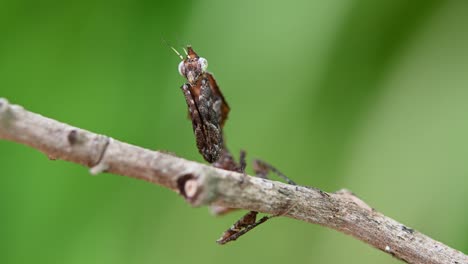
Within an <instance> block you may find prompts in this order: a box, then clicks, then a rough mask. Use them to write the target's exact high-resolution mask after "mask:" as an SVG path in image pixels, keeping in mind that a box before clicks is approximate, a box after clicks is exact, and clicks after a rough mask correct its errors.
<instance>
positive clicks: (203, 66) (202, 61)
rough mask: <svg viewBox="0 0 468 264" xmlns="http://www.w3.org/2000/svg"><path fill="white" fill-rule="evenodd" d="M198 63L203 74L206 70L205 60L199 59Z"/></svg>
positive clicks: (206, 62)
mask: <svg viewBox="0 0 468 264" xmlns="http://www.w3.org/2000/svg"><path fill="white" fill-rule="evenodd" d="M198 63H200V66H201V69H202V72H205V71H206V69H207V68H208V61H207V60H206V59H205V58H202V57H200V58H199V59H198Z"/></svg>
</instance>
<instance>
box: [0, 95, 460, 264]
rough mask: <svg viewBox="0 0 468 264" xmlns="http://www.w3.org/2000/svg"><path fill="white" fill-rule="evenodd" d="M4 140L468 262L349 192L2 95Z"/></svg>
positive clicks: (417, 258)
mask: <svg viewBox="0 0 468 264" xmlns="http://www.w3.org/2000/svg"><path fill="white" fill-rule="evenodd" d="M0 139H5V140H10V141H14V142H18V143H21V144H25V145H28V146H30V147H32V148H35V149H37V150H39V151H41V152H43V153H45V154H46V155H47V156H48V157H49V158H51V159H62V160H67V161H71V162H74V163H79V164H82V165H84V166H87V167H89V168H90V172H91V173H92V174H97V173H100V172H109V173H114V174H119V175H123V176H129V177H134V178H138V179H142V180H146V181H149V182H152V183H155V184H158V185H162V186H164V187H167V188H169V189H171V190H173V191H175V192H177V193H179V194H181V195H182V196H183V197H184V198H185V199H186V201H187V202H189V203H190V204H192V205H194V206H202V205H215V206H223V207H230V208H241V209H245V210H251V211H258V212H262V213H267V214H273V215H283V216H286V217H290V218H294V219H298V220H302V221H306V222H310V223H314V224H319V225H322V226H326V227H329V228H333V229H335V230H338V231H340V232H343V233H346V234H349V235H351V236H353V237H355V238H357V239H359V240H362V241H364V242H365V243H367V244H369V245H372V246H374V247H375V248H378V249H380V250H382V251H384V252H386V253H388V254H390V255H392V256H394V257H396V258H398V259H401V260H403V261H406V262H408V263H453V264H455V263H460V264H461V263H468V256H466V255H465V254H463V253H462V252H460V251H457V250H455V249H452V248H450V247H448V246H446V245H444V244H442V243H440V242H438V241H435V240H433V239H431V238H430V237H428V236H426V235H424V234H421V233H420V232H418V231H416V230H413V229H412V228H410V227H407V226H405V225H403V224H401V223H398V222H397V221H395V220H393V219H391V218H389V217H387V216H385V215H383V214H382V213H380V212H377V211H376V210H374V209H373V208H371V207H370V206H368V205H367V204H366V203H365V202H363V201H362V200H360V199H359V198H358V197H357V196H355V195H354V194H353V193H351V192H350V191H347V190H340V191H338V192H335V193H327V192H324V191H321V190H319V189H317V188H313V187H306V186H294V185H289V184H285V183H281V182H276V181H271V180H266V179H261V178H255V177H251V176H245V175H243V174H239V173H236V172H232V171H225V170H221V169H216V168H213V167H210V166H207V165H203V164H200V163H196V162H193V161H188V160H185V159H182V158H179V157H176V156H173V155H170V154H167V153H162V152H158V151H152V150H148V149H144V148H141V147H138V146H133V145H130V144H127V143H124V142H120V141H118V140H115V139H112V138H110V137H107V136H103V135H98V134H94V133H92V132H89V131H86V130H83V129H80V128H77V127H73V126H70V125H67V124H64V123H61V122H58V121H55V120H53V119H49V118H46V117H43V116H41V115H39V114H35V113H32V112H29V111H27V110H25V109H23V108H22V107H21V106H18V105H11V104H9V103H8V101H7V100H6V99H1V98H0Z"/></svg>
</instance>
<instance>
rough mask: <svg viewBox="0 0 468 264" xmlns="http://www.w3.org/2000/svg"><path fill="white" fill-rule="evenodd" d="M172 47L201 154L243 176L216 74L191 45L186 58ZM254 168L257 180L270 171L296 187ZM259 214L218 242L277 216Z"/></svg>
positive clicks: (262, 166)
mask: <svg viewBox="0 0 468 264" xmlns="http://www.w3.org/2000/svg"><path fill="white" fill-rule="evenodd" d="M171 48H172V50H173V51H174V52H175V53H176V54H177V55H178V56H179V58H180V59H181V60H182V61H181V62H180V64H179V67H178V69H179V73H180V74H181V75H182V76H183V77H185V78H186V79H187V83H185V84H184V85H182V87H181V89H182V92H183V93H184V97H185V101H186V103H187V106H188V111H189V117H190V119H191V120H192V127H193V132H194V134H195V139H196V143H197V148H198V151H199V152H200V154H201V155H202V156H203V158H204V159H205V160H206V161H208V162H209V163H211V164H212V165H213V166H214V167H217V168H221V169H225V170H230V171H236V172H240V173H244V170H245V166H246V162H245V154H246V153H245V152H244V151H241V153H240V158H239V162H236V161H235V160H234V158H233V156H232V154H231V153H230V152H229V150H228V149H227V147H226V144H225V141H224V136H223V127H224V124H225V122H226V120H227V118H228V114H229V111H230V108H229V105H228V104H227V102H226V100H225V99H224V96H223V94H222V93H221V90H220V89H219V86H218V84H217V83H216V80H215V79H214V77H213V75H212V74H211V73H209V72H207V71H206V69H207V67H208V61H207V60H206V59H205V58H202V57H200V56H198V54H197V53H195V51H194V50H193V49H192V47H190V46H188V47H187V50H185V49H184V51H185V52H186V57H185V58H184V57H183V56H182V55H181V54H180V53H179V52H178V51H177V50H176V49H174V48H173V47H171ZM253 167H254V171H255V173H256V176H258V177H262V178H266V177H267V174H268V173H269V172H274V173H276V174H277V175H278V176H280V177H281V178H283V179H284V180H286V182H288V183H289V184H293V185H296V184H295V183H294V182H293V181H292V180H290V179H289V178H288V177H286V176H285V175H284V174H282V173H281V172H280V171H278V170H277V169H276V168H274V167H273V166H271V165H270V164H268V163H266V162H263V161H260V160H254V162H253ZM257 214H258V212H255V211H250V212H248V213H247V214H245V215H244V216H243V217H242V218H241V219H239V220H238V221H237V222H236V223H234V225H233V226H232V227H231V228H229V229H228V230H226V231H225V232H224V233H223V235H222V236H221V238H220V239H218V240H217V242H218V243H219V244H226V243H228V242H230V241H233V240H236V239H237V238H239V237H240V236H242V235H244V234H245V233H247V232H248V231H250V230H252V229H253V228H255V227H257V226H258V225H260V224H262V223H264V222H265V221H267V220H268V219H270V218H271V217H274V216H264V217H262V218H261V219H260V220H258V221H257Z"/></svg>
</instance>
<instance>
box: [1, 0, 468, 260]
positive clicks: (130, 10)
mask: <svg viewBox="0 0 468 264" xmlns="http://www.w3.org/2000/svg"><path fill="white" fill-rule="evenodd" d="M466 14H468V2H467V1H430V0H429V1H424V2H423V1H419V2H418V1H404V0H396V1H371V0H364V1H357V0H355V1H353V0H348V1H346V0H344V1H306V0H304V1H276V2H275V1H229V2H227V1H204V0H202V1H190V2H186V1H177V0H173V1H167V2H161V3H159V2H157V1H130V0H128V1H80V2H77V1H73V2H72V1H68V2H67V1H22V0H3V1H1V2H0V97H6V98H8V99H9V100H10V101H11V102H12V103H16V104H21V105H23V106H24V107H26V108H27V109H29V110H31V111H34V112H38V113H41V114H42V115H45V116H48V117H51V118H54V119H57V120H60V121H62V122H66V123H69V124H72V125H74V126H78V127H81V128H84V129H87V130H90V131H93V132H97V133H102V134H106V135H110V136H112V137H114V138H117V139H119V140H122V141H126V142H129V143H132V144H136V145H140V146H143V147H146V148H150V149H158V150H167V151H171V152H174V153H176V154H177V155H179V156H181V157H185V158H187V159H192V160H198V161H202V159H201V157H200V155H199V154H198V152H197V149H196V147H195V141H194V137H193V133H192V128H191V124H190V122H189V120H187V118H186V117H187V109H186V105H185V101H184V99H183V96H182V93H181V91H180V89H179V87H180V86H181V85H182V84H183V82H184V79H183V78H182V77H181V76H179V74H178V72H177V65H178V63H179V59H178V58H177V56H175V55H174V53H173V52H172V51H171V50H170V49H169V48H168V47H167V46H165V45H164V44H163V43H162V41H161V39H162V37H164V38H165V39H167V40H168V41H169V42H170V43H171V44H173V45H174V46H176V47H177V48H179V49H180V48H181V47H182V46H184V45H185V44H191V45H193V47H194V49H195V50H196V51H197V52H198V53H199V55H201V56H203V57H205V58H207V59H208V61H209V64H210V66H209V70H210V71H212V72H213V73H214V75H215V77H216V78H217V80H218V83H219V85H220V87H221V89H222V91H223V93H224V95H225V97H226V98H227V100H228V102H229V104H230V106H231V110H232V111H231V114H230V116H229V122H227V125H226V137H227V140H228V145H229V147H230V148H231V150H232V151H233V152H234V153H237V152H238V151H239V150H240V149H245V150H247V151H248V158H250V159H252V158H254V157H259V158H262V159H264V160H266V161H269V162H270V163H272V164H274V165H275V166H277V167H278V168H280V170H282V171H283V172H284V173H286V174H287V175H288V176H290V177H291V178H292V179H294V181H296V182H298V183H300V184H303V185H312V186H316V187H319V188H321V189H324V190H326V191H336V190H338V189H340V188H344V187H345V188H348V189H351V190H352V191H354V192H355V193H357V194H358V195H359V196H360V197H361V198H363V199H364V200H365V201H367V202H368V203H369V204H370V205H371V206H373V207H375V208H376V209H377V210H380V211H382V212H384V213H385V214H386V215H388V216H390V217H392V218H394V219H397V220H398V221H400V222H402V223H404V224H405V225H408V226H410V227H412V228H414V229H417V230H419V231H421V232H423V233H425V234H427V235H429V236H431V237H433V238H434V239H437V240H439V241H441V242H443V243H446V244H447V245H449V246H451V247H454V248H456V249H458V250H461V251H463V252H465V253H467V252H468V221H467V220H466V219H467V217H468V210H467V209H468V208H467V204H468V203H467V202H468V192H467V191H468V164H467V160H468V140H467V135H468V120H467V111H468V100H467V99H468V31H467V25H468V16H467V15H466ZM0 168H1V169H0V171H1V177H0V181H1V182H0V195H1V202H0V213H1V217H0V235H1V238H0V243H1V245H0V262H1V263H187V262H191V263H192V262H193V263H241V262H247V263H248V262H253V261H259V260H261V261H262V262H268V263H290V262H291V261H293V262H295V263H399V262H398V261H397V260H395V259H392V258H391V257H390V256H388V255H386V254H384V253H382V252H380V251H378V250H375V249H373V248H371V247H370V246H368V245H366V244H364V243H362V242H360V241H357V240H355V239H353V238H351V237H349V236H346V235H344V234H341V233H338V232H336V231H333V230H329V229H326V228H323V227H320V226H315V225H311V224H307V223H303V222H299V221H294V220H291V219H287V218H282V219H274V220H273V221H271V222H269V223H267V224H265V225H262V226H261V227H259V228H258V229H256V230H254V231H252V232H251V233H249V234H248V235H246V236H245V237H242V238H241V239H240V240H239V241H237V242H234V243H231V244H228V245H226V246H218V245H217V244H216V243H215V242H214V241H215V240H216V239H217V238H218V237H219V236H220V234H221V233H222V231H224V230H225V229H226V228H227V227H229V226H230V225H231V224H232V223H233V222H234V221H235V220H237V218H238V217H239V216H240V215H242V212H237V213H234V214H232V215H228V216H225V217H222V218H216V217H212V216H211V215H210V214H209V213H208V210H207V209H206V208H199V209H192V208H191V207H190V206H188V205H187V204H186V203H185V202H184V201H183V199H181V198H180V197H179V196H177V195H176V194H174V193H172V192H171V191H168V190H167V189H164V188H161V187H159V186H155V185H152V184H149V183H147V182H144V181H138V180H135V179H130V178H126V177H119V176H115V175H109V174H103V175H99V176H97V177H92V176H90V174H89V173H88V171H87V169H86V168H83V167H81V166H78V165H76V164H71V163H66V162H63V161H50V160H48V159H47V157H46V156H45V155H43V154H41V153H39V152H37V151H35V150H33V149H30V148H28V147H25V146H21V145H18V144H15V143H11V142H5V141H2V142H0ZM248 169H249V171H250V168H248Z"/></svg>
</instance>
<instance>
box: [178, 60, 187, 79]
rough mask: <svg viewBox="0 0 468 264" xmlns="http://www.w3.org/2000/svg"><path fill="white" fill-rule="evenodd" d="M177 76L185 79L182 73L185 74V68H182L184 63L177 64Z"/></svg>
mask: <svg viewBox="0 0 468 264" xmlns="http://www.w3.org/2000/svg"><path fill="white" fill-rule="evenodd" d="M178 69H179V74H180V75H182V77H185V75H184V72H185V67H184V61H181V62H180V63H179V67H178Z"/></svg>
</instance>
